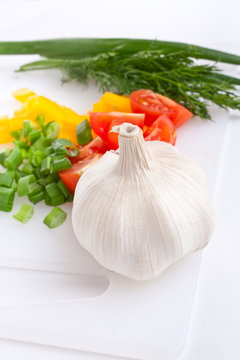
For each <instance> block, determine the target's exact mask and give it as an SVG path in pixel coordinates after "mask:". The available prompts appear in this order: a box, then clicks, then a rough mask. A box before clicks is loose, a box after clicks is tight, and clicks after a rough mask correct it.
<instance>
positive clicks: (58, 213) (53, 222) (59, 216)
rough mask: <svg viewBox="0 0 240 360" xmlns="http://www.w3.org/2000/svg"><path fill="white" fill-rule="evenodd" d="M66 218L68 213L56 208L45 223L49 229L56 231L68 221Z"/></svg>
mask: <svg viewBox="0 0 240 360" xmlns="http://www.w3.org/2000/svg"><path fill="white" fill-rule="evenodd" d="M66 217H67V213H66V212H65V211H63V210H62V209H60V208H59V207H57V206H56V207H54V208H53V209H52V210H51V211H50V213H49V214H48V215H47V216H46V217H45V219H44V220H43V223H44V224H45V225H46V226H47V227H49V229H54V228H56V227H58V226H59V225H61V224H62V223H63V222H64V221H65V220H66Z"/></svg>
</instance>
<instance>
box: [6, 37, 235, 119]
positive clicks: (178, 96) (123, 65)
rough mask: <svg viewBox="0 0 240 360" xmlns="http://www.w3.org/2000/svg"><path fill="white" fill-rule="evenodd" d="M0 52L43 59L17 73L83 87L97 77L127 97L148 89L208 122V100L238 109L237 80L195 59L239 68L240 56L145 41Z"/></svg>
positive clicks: (50, 43)
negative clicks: (52, 73)
mask: <svg viewBox="0 0 240 360" xmlns="http://www.w3.org/2000/svg"><path fill="white" fill-rule="evenodd" d="M0 54H39V55H41V56H44V57H46V58H47V59H46V60H41V61H36V62H33V63H29V64H26V65H23V66H21V67H20V71H27V70H38V69H55V68H58V69H60V70H62V71H63V73H64V81H68V80H71V79H73V80H76V81H78V82H83V83H86V82H88V81H89V80H90V79H91V78H93V79H95V81H96V84H97V85H98V87H99V88H100V89H101V90H103V91H113V92H116V93H118V94H126V95H128V94H130V93H131V92H132V91H134V90H137V89H151V90H153V91H156V92H159V93H161V94H163V95H165V96H168V97H170V98H172V99H174V100H175V101H177V102H179V103H180V104H182V105H184V106H186V107H187V108H188V109H189V110H191V111H192V112H193V113H194V114H195V115H199V116H200V117H202V118H203V119H210V118H211V117H210V114H209V111H208V105H209V103H210V102H212V103H215V104H216V105H218V106H220V107H222V108H232V109H240V98H239V97H237V96H236V94H235V90H236V87H235V85H240V79H239V78H234V77H230V76H227V75H225V74H222V73H221V72H220V70H219V69H218V68H217V67H216V65H215V64H209V63H207V64H203V65H198V64H196V62H195V61H194V59H206V60H210V61H214V62H225V63H230V64H236V65H239V64H240V56H237V55H234V54H229V53H225V52H222V51H217V50H213V49H208V48H204V47H199V46H196V45H191V44H185V43H177V42H168V41H158V40H145V39H94V38H89V39H88V38H82V39H53V40H40V41H24V42H0Z"/></svg>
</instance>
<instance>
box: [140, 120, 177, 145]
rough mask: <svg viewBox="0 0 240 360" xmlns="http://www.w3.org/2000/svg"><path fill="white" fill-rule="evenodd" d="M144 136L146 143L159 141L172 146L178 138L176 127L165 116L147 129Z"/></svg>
mask: <svg viewBox="0 0 240 360" xmlns="http://www.w3.org/2000/svg"><path fill="white" fill-rule="evenodd" d="M143 136H144V139H145V141H152V140H159V141H165V142H168V143H170V144H172V145H174V144H175V142H176V138H177V134H176V132H175V127H174V125H173V123H172V121H171V120H169V118H168V117H167V115H165V114H164V115H161V116H160V117H159V118H158V119H157V120H155V121H154V123H153V124H152V126H151V127H146V128H145V130H144V132H143Z"/></svg>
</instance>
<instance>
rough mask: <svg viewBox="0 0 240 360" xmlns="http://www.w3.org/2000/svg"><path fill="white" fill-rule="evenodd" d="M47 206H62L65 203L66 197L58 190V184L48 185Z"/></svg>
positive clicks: (46, 188)
mask: <svg viewBox="0 0 240 360" xmlns="http://www.w3.org/2000/svg"><path fill="white" fill-rule="evenodd" d="M45 190H46V194H47V196H46V204H47V205H52V206H56V205H60V204H63V203H64V202H65V199H64V195H63V193H62V191H61V190H60V189H59V188H58V186H57V184H56V183H51V184H48V185H46V187H45Z"/></svg>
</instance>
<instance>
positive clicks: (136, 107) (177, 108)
mask: <svg viewBox="0 0 240 360" xmlns="http://www.w3.org/2000/svg"><path fill="white" fill-rule="evenodd" d="M130 105H131V108H132V111H133V112H134V113H141V114H145V122H144V125H147V126H151V125H152V123H153V122H154V121H155V120H156V119H157V118H159V116H161V115H163V114H165V115H167V116H168V118H169V119H170V120H171V121H172V122H173V124H174V126H175V128H177V127H179V126H181V125H183V124H184V123H185V122H187V121H188V120H190V119H191V117H192V116H193V114H192V113H191V111H189V110H188V109H186V108H185V107H184V106H182V105H180V104H178V103H177V102H175V101H173V100H172V99H169V98H168V97H166V96H163V95H160V94H157V93H155V92H153V91H151V90H137V91H134V92H132V93H131V95H130Z"/></svg>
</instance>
